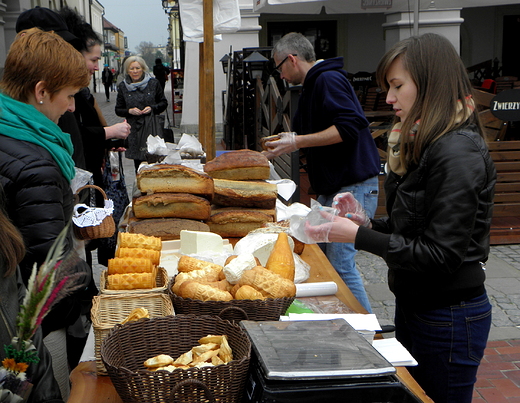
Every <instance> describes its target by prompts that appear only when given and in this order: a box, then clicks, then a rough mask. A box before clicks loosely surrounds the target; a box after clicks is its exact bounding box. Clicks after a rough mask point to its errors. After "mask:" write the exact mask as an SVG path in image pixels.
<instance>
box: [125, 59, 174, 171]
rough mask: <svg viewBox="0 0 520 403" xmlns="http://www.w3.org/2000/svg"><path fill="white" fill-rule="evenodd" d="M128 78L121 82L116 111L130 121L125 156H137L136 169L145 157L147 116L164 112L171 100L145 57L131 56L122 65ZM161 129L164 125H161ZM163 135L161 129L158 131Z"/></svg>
mask: <svg viewBox="0 0 520 403" xmlns="http://www.w3.org/2000/svg"><path fill="white" fill-rule="evenodd" d="M123 71H124V75H125V78H124V79H123V81H122V82H121V83H120V84H119V86H118V92H117V101H116V108H115V111H116V115H117V116H122V117H125V118H126V119H127V121H128V123H129V124H130V127H131V129H130V135H129V136H128V147H127V149H126V158H130V159H133V160H134V164H135V169H136V170H137V168H138V167H139V164H140V163H141V162H142V161H145V160H146V157H145V153H146V139H147V137H148V135H149V134H154V135H157V134H158V133H148V131H146V130H144V128H145V127H146V126H147V125H146V124H147V119H151V118H152V119H153V118H154V116H155V115H159V114H160V113H162V112H164V110H165V109H166V107H167V106H168V101H167V100H166V98H165V96H164V91H163V89H162V86H161V84H160V83H159V81H158V80H157V79H155V78H153V77H152V76H151V75H150V73H149V69H148V66H147V65H146V62H145V61H144V60H143V58H142V57H139V56H130V57H129V58H128V59H126V61H125V64H124V65H123ZM161 130H162V128H161ZM159 134H161V136H162V133H159Z"/></svg>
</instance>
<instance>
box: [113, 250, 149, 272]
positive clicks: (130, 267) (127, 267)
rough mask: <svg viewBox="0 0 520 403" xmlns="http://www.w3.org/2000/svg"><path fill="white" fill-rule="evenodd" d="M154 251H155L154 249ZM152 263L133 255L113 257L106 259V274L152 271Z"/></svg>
mask: <svg viewBox="0 0 520 403" xmlns="http://www.w3.org/2000/svg"><path fill="white" fill-rule="evenodd" d="M154 252H155V251H154ZM153 269H154V264H153V263H152V261H151V260H150V259H146V258H133V257H115V258H112V259H108V271H107V274H108V275H111V274H124V273H152V272H153Z"/></svg>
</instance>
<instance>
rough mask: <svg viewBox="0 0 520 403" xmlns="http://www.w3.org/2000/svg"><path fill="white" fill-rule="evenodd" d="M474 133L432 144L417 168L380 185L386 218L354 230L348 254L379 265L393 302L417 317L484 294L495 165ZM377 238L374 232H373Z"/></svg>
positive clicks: (469, 129) (462, 131)
mask: <svg viewBox="0 0 520 403" xmlns="http://www.w3.org/2000/svg"><path fill="white" fill-rule="evenodd" d="M476 130H477V128H476V127H475V126H467V127H465V128H463V129H459V130H457V131H454V132H451V133H448V134H446V135H444V136H442V137H441V138H440V139H439V140H437V141H436V142H434V143H433V144H431V145H430V146H429V147H428V148H427V149H426V150H425V152H424V154H423V155H422V157H421V159H420V161H419V164H418V165H417V166H415V167H411V168H410V169H409V171H408V172H407V174H405V175H404V176H403V177H400V176H398V175H396V174H395V173H392V172H391V173H390V174H389V175H388V178H387V180H386V183H385V192H386V198H387V211H388V214H389V217H388V218H385V219H380V220H373V221H372V228H373V230H375V231H373V230H368V229H366V228H360V230H359V231H358V235H357V237H356V243H355V247H356V248H357V249H362V250H367V251H370V252H372V253H375V254H377V255H379V256H381V257H383V258H384V259H385V261H386V263H387V264H388V267H389V273H388V281H389V286H390V289H391V290H392V292H393V293H394V294H395V295H396V297H397V298H398V299H400V300H403V301H406V302H408V303H409V304H412V305H413V306H415V307H416V308H417V309H421V308H426V309H428V308H434V307H441V306H446V305H450V304H453V303H458V302H460V301H462V300H464V299H470V298H473V297H476V296H478V295H480V294H482V293H483V291H484V280H485V274H484V270H482V265H481V263H480V262H485V261H486V260H487V257H488V253H489V232H490V226H491V217H492V214H493V197H494V189H495V183H496V170H495V165H494V163H493V161H492V159H491V156H490V155H489V152H488V149H487V146H486V144H485V141H484V139H483V138H482V137H481V136H480V135H479V134H478V133H477V131H476ZM376 231H377V232H376Z"/></svg>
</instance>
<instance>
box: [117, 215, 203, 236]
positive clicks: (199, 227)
mask: <svg viewBox="0 0 520 403" xmlns="http://www.w3.org/2000/svg"><path fill="white" fill-rule="evenodd" d="M182 230H189V231H199V232H209V226H208V225H207V224H205V223H203V222H201V221H196V220H189V219H185V218H144V219H138V218H134V219H131V220H130V222H129V223H128V227H127V231H128V232H130V233H134V234H136V233H139V234H144V235H152V236H156V237H158V238H161V240H163V241H170V240H175V239H180V233H181V231H182Z"/></svg>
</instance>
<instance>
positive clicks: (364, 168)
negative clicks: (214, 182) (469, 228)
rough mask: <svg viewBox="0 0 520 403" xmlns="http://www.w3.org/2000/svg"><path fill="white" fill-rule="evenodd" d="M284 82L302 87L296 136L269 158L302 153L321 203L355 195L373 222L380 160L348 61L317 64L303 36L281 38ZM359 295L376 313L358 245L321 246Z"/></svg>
mask: <svg viewBox="0 0 520 403" xmlns="http://www.w3.org/2000/svg"><path fill="white" fill-rule="evenodd" d="M272 56H273V59H274V61H275V63H276V69H277V70H278V72H279V73H280V77H281V78H282V79H284V80H286V81H287V82H288V83H290V84H294V85H299V84H301V85H302V86H303V88H302V93H301V96H300V99H299V102H298V109H297V111H296V114H295V116H294V118H293V120H292V129H293V132H284V133H280V139H279V140H275V141H270V142H267V143H266V146H267V147H268V151H267V152H265V154H266V156H267V157H268V158H274V157H276V156H279V155H282V154H285V153H290V152H294V151H297V150H299V149H300V148H301V149H302V151H303V152H304V154H305V156H306V159H307V171H308V173H309V181H310V184H311V186H312V188H313V190H314V191H315V192H316V194H317V195H318V199H317V200H318V202H319V203H320V204H321V205H324V206H331V205H332V202H333V199H334V196H336V195H337V194H338V193H344V192H351V193H353V195H354V197H355V198H356V199H357V200H358V201H359V202H360V203H361V204H362V205H363V207H364V209H365V210H366V212H367V213H368V215H369V216H370V217H373V216H374V214H375V210H376V208H377V198H378V178H377V176H378V174H379V171H380V167H381V166H380V160H379V153H378V151H377V147H376V145H375V143H374V140H373V138H372V135H371V133H370V130H369V129H368V121H367V120H366V118H365V115H364V113H363V108H362V107H361V105H360V103H359V101H358V99H357V96H356V94H355V92H354V89H353V88H352V86H351V84H350V83H349V81H348V79H347V73H346V72H345V71H344V70H343V58H342V57H336V58H332V59H327V60H320V61H316V55H315V53H314V48H313V46H312V44H311V43H310V42H309V40H308V39H307V38H306V37H304V36H303V35H302V34H299V33H294V32H293V33H289V34H287V35H285V36H284V37H283V38H281V39H280V40H279V41H278V42H277V43H276V44H275V46H274V48H273V51H272ZM322 247H324V249H325V253H326V255H327V258H328V259H329V261H330V262H331V264H332V265H333V266H334V268H335V269H336V271H337V272H338V273H339V275H340V276H341V278H342V279H343V281H345V283H346V284H347V286H348V287H349V288H350V290H351V291H352V293H353V294H354V296H355V297H356V298H357V299H358V301H359V302H360V303H361V305H363V307H364V308H365V309H366V310H367V311H368V312H372V310H371V307H370V302H369V300H368V297H367V294H366V291H365V288H364V286H363V281H362V279H361V276H360V274H359V272H358V270H357V268H356V262H355V259H354V258H355V255H356V250H355V249H354V246H353V244H347V243H327V244H325V245H322Z"/></svg>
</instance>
